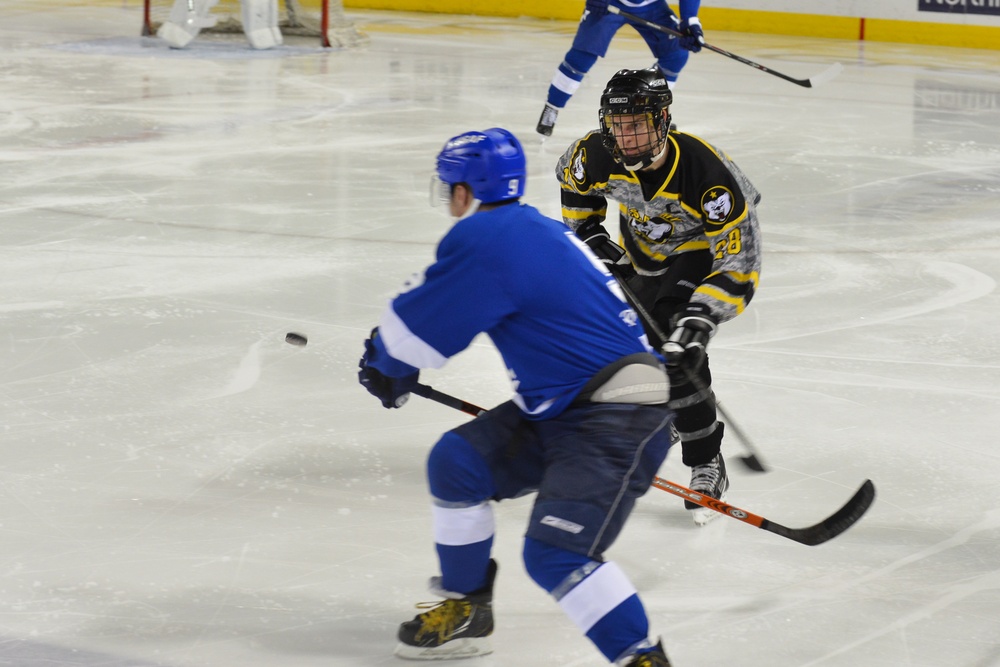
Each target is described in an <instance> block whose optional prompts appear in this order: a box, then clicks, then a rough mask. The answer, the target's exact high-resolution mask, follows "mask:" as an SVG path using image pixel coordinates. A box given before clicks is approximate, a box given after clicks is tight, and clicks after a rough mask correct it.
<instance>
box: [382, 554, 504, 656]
mask: <svg viewBox="0 0 1000 667" xmlns="http://www.w3.org/2000/svg"><path fill="white" fill-rule="evenodd" d="M496 574H497V565H496V562H495V561H493V560H490V569H489V572H488V574H487V580H486V586H484V587H483V588H481V589H480V590H478V591H476V592H474V593H469V594H468V595H465V596H463V597H457V596H458V595H459V594H457V593H452V594H451V595H455V596H456V597H449V598H448V599H446V600H444V601H442V602H437V603H435V602H423V603H420V604H418V605H417V608H418V609H428V608H429V609H428V611H425V612H424V613H422V614H417V616H416V617H415V618H414V619H413V620H412V621H407V622H406V623H403V624H402V625H400V626H399V633H398V637H399V645H398V646H396V655H397V656H399V657H400V658H410V659H413V660H455V659H460V658H471V657H474V656H478V655H486V654H487V653H492V652H493V645H492V643H491V642H490V635H491V634H493V580H494V579H495V578H496ZM441 592H444V593H447V592H446V591H441Z"/></svg>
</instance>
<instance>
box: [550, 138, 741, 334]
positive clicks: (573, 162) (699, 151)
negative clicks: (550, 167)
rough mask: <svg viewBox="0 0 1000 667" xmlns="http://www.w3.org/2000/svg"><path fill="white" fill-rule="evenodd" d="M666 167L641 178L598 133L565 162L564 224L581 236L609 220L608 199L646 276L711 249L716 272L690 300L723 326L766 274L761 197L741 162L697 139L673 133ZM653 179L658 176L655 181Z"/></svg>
mask: <svg viewBox="0 0 1000 667" xmlns="http://www.w3.org/2000/svg"><path fill="white" fill-rule="evenodd" d="M668 142H669V145H668V148H667V161H666V164H665V165H664V166H663V167H662V168H660V169H658V170H656V171H654V172H643V179H642V181H640V179H639V178H638V176H637V175H636V173H635V172H631V171H629V170H627V169H626V168H625V167H624V166H622V165H621V164H620V163H618V162H617V161H616V160H615V159H614V158H613V157H612V156H611V154H610V153H609V152H608V150H607V149H606V148H605V147H604V142H603V140H602V138H601V133H600V132H599V131H597V130H595V131H593V132H591V133H590V134H588V135H587V136H585V137H583V138H582V139H580V140H579V141H577V142H576V143H574V144H573V145H572V146H570V147H569V149H568V150H567V151H566V153H565V154H563V156H562V157H561V158H560V159H559V163H558V165H557V167H556V177H557V178H558V179H559V183H560V185H561V188H562V216H563V221H564V222H565V223H566V224H567V225H569V226H570V227H571V228H573V229H574V230H576V229H577V228H578V227H580V225H582V224H584V223H585V222H587V221H589V220H591V219H592V218H594V219H596V220H597V221H598V222H603V221H604V219H605V217H606V216H607V200H608V199H612V200H614V201H616V202H618V206H619V221H620V234H621V238H620V241H619V242H620V243H622V245H623V246H624V247H625V250H626V251H627V252H628V256H629V259H630V260H631V261H632V265H633V266H634V267H635V269H636V271H637V272H638V273H639V274H640V275H646V276H657V275H661V274H663V273H665V272H666V269H667V266H668V265H669V262H670V259H671V258H672V257H675V256H677V255H679V254H681V253H686V252H693V251H706V250H712V251H714V253H715V256H714V261H713V263H712V269H711V271H710V273H709V274H708V275H707V276H706V277H705V279H704V280H703V281H702V283H701V285H699V286H697V288H696V289H695V291H694V294H693V295H692V296H691V302H692V303H702V304H705V305H706V306H708V308H709V309H710V311H711V313H712V314H713V315H714V316H715V317H716V318H717V320H718V321H719V322H725V321H726V320H730V319H732V318H733V317H735V316H736V315H738V314H740V313H741V312H743V310H744V309H745V308H746V306H747V304H749V303H750V299H752V298H753V294H754V291H755V290H756V289H757V283H758V280H759V273H760V259H761V258H760V254H761V249H760V227H759V224H758V221H757V211H756V208H755V207H756V205H757V203H758V202H759V201H760V193H758V192H757V189H756V188H755V187H754V186H753V184H752V183H751V182H750V179H748V178H747V177H746V176H745V175H744V174H743V172H742V171H741V170H740V168H739V167H738V166H736V163H734V162H733V161H732V160H730V159H729V157H728V156H726V155H725V154H724V153H723V152H722V151H720V150H718V149H717V148H715V147H714V146H712V145H711V144H709V143H708V142H706V141H704V140H702V139H700V138H698V137H696V136H694V135H690V134H684V133H682V132H671V133H670V134H669V135H668ZM650 177H651V178H650Z"/></svg>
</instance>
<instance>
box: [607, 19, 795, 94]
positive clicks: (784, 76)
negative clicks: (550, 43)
mask: <svg viewBox="0 0 1000 667" xmlns="http://www.w3.org/2000/svg"><path fill="white" fill-rule="evenodd" d="M608 11H609V12H611V13H612V14H618V15H619V16H621V17H623V18H625V19H628V20H629V21H630V22H631V23H637V24H639V25H644V26H646V27H647V28H652V29H653V30H658V31H660V32H662V33H666V34H668V35H673V36H674V37H684V36H685V35H684V33H682V32H679V31H677V30H674V29H673V28H668V27H667V26H665V25H661V24H659V23H654V22H653V21H648V20H646V19H644V18H642V17H641V16H636V15H635V14H632V13H630V12H626V11H622V10H620V9H618V8H617V7H615V6H614V5H612V6H609V7H608ZM702 46H703V47H704V48H706V49H708V50H709V51H715V52H716V53H718V54H720V55H723V56H726V57H727V58H732V59H733V60H735V61H737V62H741V63H743V64H744V65H749V66H750V67H753V68H754V69H756V70H760V71H761V72H764V73H765V74H770V75H772V76H776V77H778V78H779V79H784V80H785V81H790V82H792V83H794V84H795V85H797V86H802V87H803V88H812V87H813V82H812V81H811V80H809V79H796V78H794V77H790V76H788V75H787V74H782V73H781V72H778V71H776V70H773V69H771V68H770V67H765V66H764V65H761V64H760V63H755V62H754V61H752V60H748V59H747V58H744V57H742V56H738V55H736V54H735V53H730V52H729V51H726V50H725V49H720V48H719V47H717V46H712V45H711V44H703V45H702Z"/></svg>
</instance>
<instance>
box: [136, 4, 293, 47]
mask: <svg viewBox="0 0 1000 667" xmlns="http://www.w3.org/2000/svg"><path fill="white" fill-rule="evenodd" d="M217 2H218V0H175V2H174V6H173V8H172V9H171V10H170V16H169V17H168V18H167V20H166V21H164V22H163V25H161V26H160V29H159V30H158V31H157V32H156V35H157V36H158V37H159V38H160V39H162V40H164V41H165V42H166V43H167V44H169V45H170V47H171V48H174V49H183V48H184V47H186V46H187V45H188V44H190V43H191V40H193V39H194V38H195V37H197V36H198V33H199V32H201V31H202V29H203V28H211V27H213V26H215V22H216V21H217V19H216V17H214V16H210V15H209V13H210V12H211V10H212V7H214V6H215V5H216V3H217ZM240 10H241V14H242V19H243V32H244V34H246V36H247V41H249V42H250V46H252V47H253V48H255V49H270V48H273V47H275V46H279V45H280V44H281V43H282V39H281V30H280V29H279V28H278V0H240Z"/></svg>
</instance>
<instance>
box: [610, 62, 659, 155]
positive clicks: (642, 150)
mask: <svg viewBox="0 0 1000 667" xmlns="http://www.w3.org/2000/svg"><path fill="white" fill-rule="evenodd" d="M673 101H674V96H673V94H672V93H671V92H670V86H669V85H668V84H667V80H666V79H665V78H664V77H663V72H661V71H660V68H659V67H656V66H655V65H654V66H653V67H649V68H647V69H623V70H619V71H618V72H617V73H616V74H615V75H614V76H613V77H611V80H610V81H608V85H607V86H606V87H605V88H604V93H603V94H602V95H601V111H600V120H601V136H602V137H603V138H604V145H605V147H606V148H607V149H608V151H609V152H610V153H611V155H612V156H613V157H614V158H615V159H616V160H618V161H619V162H621V163H622V164H624V165H625V167H626V168H627V169H630V170H632V171H636V170H639V169H643V168H644V167H648V166H649V165H651V164H653V162H655V161H656V160H657V158H659V157H660V156H661V155H662V154H663V151H664V150H666V147H667V141H666V139H667V131H668V130H669V128H670V105H671V104H672V103H673ZM612 116H638V117H642V118H645V120H646V122H647V125H648V130H647V131H646V132H645V133H644V134H643V135H642V136H638V135H630V136H633V137H634V140H635V142H636V144H637V145H636V146H630V147H626V150H624V151H623V150H622V147H621V146H619V145H618V140H617V139H616V137H615V132H614V130H613V122H612ZM637 120H641V118H639V119H637Z"/></svg>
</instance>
